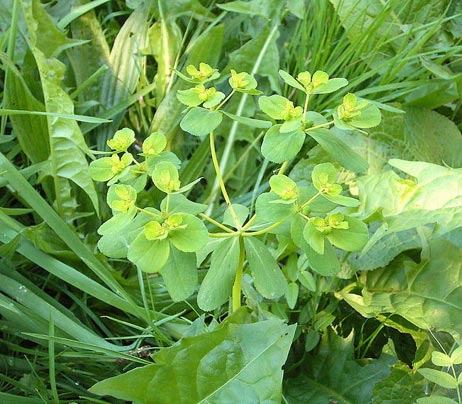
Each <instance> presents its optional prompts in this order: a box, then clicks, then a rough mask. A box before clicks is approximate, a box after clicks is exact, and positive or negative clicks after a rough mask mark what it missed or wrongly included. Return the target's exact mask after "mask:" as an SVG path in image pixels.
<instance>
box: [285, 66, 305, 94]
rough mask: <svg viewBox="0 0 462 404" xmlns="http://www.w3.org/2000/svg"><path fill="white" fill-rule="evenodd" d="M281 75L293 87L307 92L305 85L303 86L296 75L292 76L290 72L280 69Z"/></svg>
mask: <svg viewBox="0 0 462 404" xmlns="http://www.w3.org/2000/svg"><path fill="white" fill-rule="evenodd" d="M279 75H280V76H281V77H282V79H283V80H284V82H285V83H286V84H288V85H289V86H291V87H294V88H296V89H298V90H300V91H303V92H304V93H306V90H305V87H303V86H302V85H301V84H300V83H299V82H298V81H297V80H295V78H294V77H292V76H291V75H290V74H289V73H287V72H286V71H284V70H279Z"/></svg>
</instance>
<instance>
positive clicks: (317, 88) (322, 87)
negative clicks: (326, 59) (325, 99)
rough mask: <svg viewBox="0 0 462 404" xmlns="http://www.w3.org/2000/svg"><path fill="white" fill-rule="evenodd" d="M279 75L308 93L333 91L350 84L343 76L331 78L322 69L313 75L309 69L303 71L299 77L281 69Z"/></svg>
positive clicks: (292, 85) (291, 84) (289, 83)
mask: <svg viewBox="0 0 462 404" xmlns="http://www.w3.org/2000/svg"><path fill="white" fill-rule="evenodd" d="M279 75H280V76H281V77H282V79H283V80H284V81H285V82H286V83H287V84H288V85H289V86H291V87H294V88H296V89H298V90H301V91H303V92H304V93H305V94H308V95H309V94H328V93H333V92H335V91H337V90H339V89H340V88H342V87H345V86H346V85H347V84H348V80H346V79H343V78H335V79H330V78H329V75H328V74H327V73H326V72H323V71H322V70H317V71H315V72H314V73H313V75H311V73H310V72H307V71H305V72H301V73H299V74H298V75H297V79H295V78H294V77H292V76H291V75H290V74H289V73H287V72H285V71H284V70H279Z"/></svg>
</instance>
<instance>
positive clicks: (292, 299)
mask: <svg viewBox="0 0 462 404" xmlns="http://www.w3.org/2000/svg"><path fill="white" fill-rule="evenodd" d="M297 299H298V284H297V283H295V282H290V283H289V284H288V285H287V290H286V300H287V305H288V306H289V309H293V308H294V307H295V305H296V304H297Z"/></svg>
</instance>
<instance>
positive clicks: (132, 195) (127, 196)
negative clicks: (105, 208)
mask: <svg viewBox="0 0 462 404" xmlns="http://www.w3.org/2000/svg"><path fill="white" fill-rule="evenodd" d="M136 197H137V193H136V190H135V189H134V188H133V187H131V186H129V185H118V184H115V185H112V186H111V187H110V188H109V190H108V193H107V203H108V205H109V207H110V208H111V209H112V211H113V212H122V213H126V212H128V211H129V210H131V209H132V208H133V207H134V206H135V203H136Z"/></svg>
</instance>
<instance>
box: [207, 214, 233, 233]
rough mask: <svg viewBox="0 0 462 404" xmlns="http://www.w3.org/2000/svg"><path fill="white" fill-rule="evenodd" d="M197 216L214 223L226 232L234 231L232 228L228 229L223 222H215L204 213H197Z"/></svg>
mask: <svg viewBox="0 0 462 404" xmlns="http://www.w3.org/2000/svg"><path fill="white" fill-rule="evenodd" d="M199 217H200V218H202V219H204V220H207V222H209V223H212V224H214V225H215V226H217V227H219V228H220V229H222V230H224V231H226V232H228V233H234V230H232V229H230V228H229V227H226V226H225V225H224V224H221V223H220V222H217V221H216V220H215V219H212V218H211V217H209V216H207V215H205V214H204V213H199Z"/></svg>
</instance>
